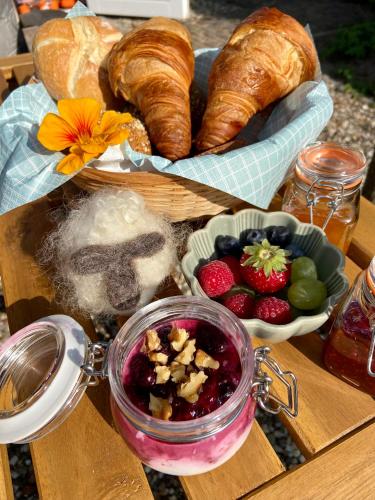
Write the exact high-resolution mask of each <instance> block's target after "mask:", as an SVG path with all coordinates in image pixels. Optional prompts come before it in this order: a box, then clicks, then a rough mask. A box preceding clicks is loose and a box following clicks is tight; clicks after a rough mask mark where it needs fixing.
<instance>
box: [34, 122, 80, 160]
mask: <svg viewBox="0 0 375 500" xmlns="http://www.w3.org/2000/svg"><path fill="white" fill-rule="evenodd" d="M37 137H38V141H39V142H40V143H41V144H42V145H43V146H44V147H45V148H47V149H50V150H51V151H62V150H63V149H66V148H69V147H70V146H71V145H72V144H74V143H75V142H76V140H77V134H76V133H75V131H74V129H73V128H72V127H71V126H70V125H69V124H68V123H67V122H66V121H65V120H64V119H63V118H61V117H60V116H57V115H55V114H54V113H48V114H47V115H46V116H45V117H44V118H43V121H42V123H41V125H40V127H39V131H38V135H37Z"/></svg>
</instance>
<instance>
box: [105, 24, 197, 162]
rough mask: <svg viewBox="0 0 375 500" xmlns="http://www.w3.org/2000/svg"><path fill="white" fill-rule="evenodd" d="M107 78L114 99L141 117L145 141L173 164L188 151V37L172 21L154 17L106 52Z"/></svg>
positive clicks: (190, 55)
mask: <svg viewBox="0 0 375 500" xmlns="http://www.w3.org/2000/svg"><path fill="white" fill-rule="evenodd" d="M108 74H109V81H110V84H111V87H112V90H113V92H114V94H115V95H116V96H119V95H121V96H122V97H123V98H124V99H125V100H127V101H129V102H131V103H132V104H134V105H135V106H136V107H137V108H138V109H139V110H140V111H141V113H142V115H143V118H144V121H145V124H146V127H147V130H148V133H149V135H150V139H151V142H152V143H153V144H154V145H155V146H156V148H157V149H158V151H159V152H160V153H161V154H162V155H163V156H165V157H166V158H169V159H170V160H177V159H178V158H182V157H184V156H187V155H188V153H189V151H190V148H191V119H190V100H189V89H190V85H191V82H192V79H193V75H194V53H193V49H192V46H191V40H190V34H189V32H188V31H187V29H186V28H185V27H184V26H183V25H182V24H180V23H179V22H177V21H173V20H171V19H167V18H163V17H155V18H153V19H150V20H149V21H146V22H144V23H142V24H141V25H139V26H138V27H137V28H136V29H134V30H133V31H131V32H130V33H128V34H126V35H125V36H124V37H123V38H122V39H121V40H120V41H119V42H118V43H117V44H116V45H115V46H114V47H113V48H112V50H111V52H110V54H109V58H108Z"/></svg>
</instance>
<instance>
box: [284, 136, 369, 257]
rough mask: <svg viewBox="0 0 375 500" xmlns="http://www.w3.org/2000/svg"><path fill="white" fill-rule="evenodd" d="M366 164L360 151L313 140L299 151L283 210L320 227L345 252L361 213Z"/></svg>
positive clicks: (288, 184) (287, 188)
mask: <svg viewBox="0 0 375 500" xmlns="http://www.w3.org/2000/svg"><path fill="white" fill-rule="evenodd" d="M365 168H366V159H365V156H364V155H363V153H362V152H361V151H358V150H353V149H349V148H346V147H344V146H339V145H338V144H335V143H329V142H317V143H314V144H311V145H310V146H308V147H306V148H305V149H304V150H302V151H301V152H300V153H299V155H298V158H297V161H296V167H295V170H294V177H293V178H292V179H290V180H289V181H288V183H287V187H286V190H285V193H284V197H283V202H282V210H283V211H284V212H289V213H291V214H292V215H294V216H295V217H297V219H299V220H300V221H302V222H307V223H311V224H315V225H317V226H319V227H321V228H322V229H323V230H324V231H325V232H326V235H327V238H328V239H329V241H330V242H331V243H333V244H334V245H336V246H338V247H339V248H340V249H341V250H342V251H343V252H344V253H346V251H347V250H348V248H349V244H350V241H351V238H352V235H353V231H354V228H355V226H356V224H357V221H358V217H359V202H360V187H361V184H362V181H363V178H364V174H365Z"/></svg>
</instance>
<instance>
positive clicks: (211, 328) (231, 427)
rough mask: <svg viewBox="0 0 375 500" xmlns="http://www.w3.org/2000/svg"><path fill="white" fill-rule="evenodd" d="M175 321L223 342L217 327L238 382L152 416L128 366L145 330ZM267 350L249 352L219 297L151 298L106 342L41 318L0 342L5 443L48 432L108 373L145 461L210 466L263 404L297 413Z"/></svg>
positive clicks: (239, 440)
mask: <svg viewBox="0 0 375 500" xmlns="http://www.w3.org/2000/svg"><path fill="white" fill-rule="evenodd" d="M173 324H175V325H178V327H179V328H182V326H184V327H185V328H186V330H185V331H190V332H192V331H193V330H194V329H198V328H201V331H202V332H203V331H204V332H205V333H204V335H203V338H204V339H206V341H210V342H211V341H216V340H217V339H216V340H215V339H214V337H211V336H210V332H211V333H212V332H216V334H217V332H221V333H220V335H221V338H222V339H224V340H225V342H224V343H226V345H227V346H229V345H230V346H232V348H233V349H234V350H235V351H236V354H235V358H236V359H237V360H238V362H239V367H240V368H239V370H240V371H239V372H237V374H238V373H240V376H239V377H237V378H236V379H233V380H232V382H233V384H234V385H233V389H232V391H231V394H230V396H229V397H228V398H227V399H226V400H225V401H224V402H223V404H221V405H216V407H215V408H216V409H214V411H212V412H209V413H206V414H204V415H202V416H200V415H198V418H191V419H189V418H187V419H183V420H175V421H173V420H172V419H171V420H162V419H161V418H156V417H154V416H153V413H152V414H151V412H147V409H146V411H142V409H140V408H139V405H137V404H136V402H135V401H134V399H133V398H131V397H130V394H129V391H127V389H126V384H125V374H126V373H128V372H129V366H131V367H132V366H133V365H131V363H132V359H133V357H134V353H138V352H143V351H142V350H141V349H142V348H143V346H144V345H145V338H146V336H147V335H146V332H148V331H150V329H156V330H158V329H159V330H160V328H162V329H165V328H166V325H173ZM197 331H198V330H197ZM197 335H198V334H197ZM220 335H219V336H220ZM223 349H224V348H223V347H222V346H218V352H219V353H221V354H220V355H221V358H220V359H221V360H222V362H223V366H224V365H225V368H226V369H227V370H228V373H229V374H230V373H234V372H231V371H230V363H231V361H230V360H231V359H233V349H232V351H231V352H232V355H231V356H232V358H230V357H228V359H227V360H226V358H225V349H224V350H223ZM228 352H229V351H228ZM269 352H270V349H269V348H268V347H261V348H257V349H255V350H253V348H252V345H251V340H250V337H249V335H248V333H247V331H246V330H245V328H244V326H243V325H242V323H241V321H240V320H239V319H238V318H237V317H236V316H234V315H233V314H232V313H231V312H230V311H229V310H228V309H226V308H225V307H224V306H222V305H221V304H218V303H215V302H213V301H211V300H208V299H206V298H202V297H181V296H180V297H169V298H166V299H162V300H159V301H156V302H153V303H151V304H149V305H147V306H145V307H144V308H142V309H140V310H139V311H138V312H136V313H135V314H134V315H133V316H132V317H131V318H130V319H129V320H128V321H127V322H126V324H125V325H124V326H123V327H122V328H121V330H120V331H119V333H118V335H117V336H116V338H115V340H114V341H113V342H112V343H109V344H108V343H100V342H99V343H91V342H90V341H89V339H88V338H87V337H86V335H85V333H84V331H83V329H82V327H81V326H80V325H79V324H78V323H77V322H76V321H75V320H73V319H72V318H70V317H68V316H63V315H55V316H49V317H46V318H43V319H41V320H39V321H37V322H35V323H33V324H31V325H29V326H28V327H26V328H24V329H23V330H20V331H19V332H18V333H16V334H15V335H13V336H12V337H11V338H10V339H8V340H7V341H6V342H5V343H4V344H3V345H2V346H1V348H0V443H10V442H14V443H23V442H29V441H32V440H34V439H38V438H40V437H42V436H44V435H46V434H47V433H48V432H51V431H52V430H53V429H55V428H56V427H57V426H58V425H59V424H60V423H61V422H62V421H63V420H64V419H65V418H66V417H67V416H68V415H69V413H70V412H71V411H72V410H73V409H74V407H75V406H76V404H77V403H78V402H79V400H80V398H81V397H82V395H83V394H84V391H85V389H86V388H87V387H88V386H89V385H95V384H96V383H97V382H98V381H99V379H104V378H108V380H109V384H110V389H111V391H110V392H111V396H110V405H111V409H112V415H113V419H114V422H115V424H116V427H117V429H118V432H119V433H120V434H121V436H122V437H123V439H124V441H125V442H126V443H127V444H128V446H129V447H130V449H131V450H132V451H133V452H134V453H135V455H137V456H138V457H139V458H140V460H141V461H142V462H144V463H145V464H147V465H149V466H150V467H152V468H154V469H156V470H158V471H161V472H165V473H168V474H175V475H192V474H199V473H202V472H206V471H209V470H212V469H214V468H216V467H218V466H219V465H221V464H222V463H224V462H225V461H227V460H228V459H229V458H230V457H231V456H232V455H233V454H234V453H236V451H237V450H238V449H239V448H240V447H241V446H242V444H243V443H244V441H245V439H246V437H247V436H248V434H249V432H250V429H251V426H252V423H253V420H254V413H255V408H256V405H257V404H259V405H260V407H261V408H263V409H264V410H266V411H269V412H271V413H274V414H276V413H279V412H280V411H284V412H285V413H286V414H287V415H289V416H291V417H295V416H296V415H297V406H298V401H297V385H296V384H297V383H296V378H295V376H294V375H293V374H292V373H291V372H288V371H287V372H284V371H282V370H281V368H280V367H279V365H278V364H277V363H276V362H275V361H274V360H273V359H272V358H271V357H270V356H269ZM270 373H272V374H273V376H275V377H277V378H278V379H279V380H280V381H281V382H282V383H283V385H284V386H286V388H287V399H288V401H287V402H285V403H284V402H283V401H281V400H280V399H279V398H278V397H277V396H276V395H274V394H272V392H271V391H270V386H271V384H272V378H271V377H270ZM203 390H204V384H203ZM203 390H202V392H201V393H200V395H199V397H198V402H199V401H200V400H201V395H203V394H204V392H203ZM211 396H212V395H211ZM211 396H210V397H211ZM214 397H215V396H214ZM207 401H208V399H207ZM211 402H212V401H211ZM213 402H214V403H215V401H213Z"/></svg>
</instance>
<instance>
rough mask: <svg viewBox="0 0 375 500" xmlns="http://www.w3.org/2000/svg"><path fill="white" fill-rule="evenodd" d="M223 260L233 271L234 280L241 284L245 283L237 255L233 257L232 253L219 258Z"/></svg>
mask: <svg viewBox="0 0 375 500" xmlns="http://www.w3.org/2000/svg"><path fill="white" fill-rule="evenodd" d="M219 260H220V261H221V262H225V263H226V264H227V265H228V267H229V269H230V270H231V271H232V273H233V278H234V282H235V284H236V285H241V283H243V279H242V276H241V265H240V261H239V260H238V259H236V257H233V256H232V255H226V256H225V257H222V258H221V259H219Z"/></svg>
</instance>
